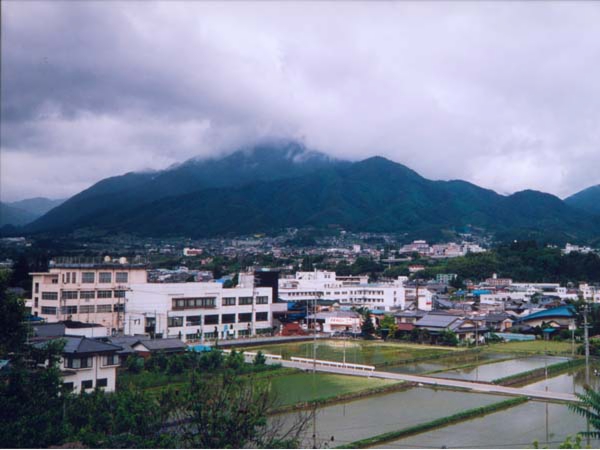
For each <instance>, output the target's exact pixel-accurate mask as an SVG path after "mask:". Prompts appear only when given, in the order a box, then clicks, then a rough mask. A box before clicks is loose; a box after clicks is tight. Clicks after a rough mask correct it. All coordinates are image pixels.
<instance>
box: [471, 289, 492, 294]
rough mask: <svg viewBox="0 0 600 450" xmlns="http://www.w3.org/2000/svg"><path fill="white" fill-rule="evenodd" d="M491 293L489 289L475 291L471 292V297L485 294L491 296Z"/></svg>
mask: <svg viewBox="0 0 600 450" xmlns="http://www.w3.org/2000/svg"><path fill="white" fill-rule="evenodd" d="M491 293H492V291H490V290H489V289H475V290H474V291H473V295H485V294H491Z"/></svg>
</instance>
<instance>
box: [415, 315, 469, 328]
mask: <svg viewBox="0 0 600 450" xmlns="http://www.w3.org/2000/svg"><path fill="white" fill-rule="evenodd" d="M459 319H460V318H459V317H457V316H451V315H442V314H427V315H426V316H425V317H423V318H422V319H420V320H417V321H416V322H415V326H417V327H421V328H448V327H449V326H450V325H451V324H452V323H453V322H454V321H456V320H459Z"/></svg>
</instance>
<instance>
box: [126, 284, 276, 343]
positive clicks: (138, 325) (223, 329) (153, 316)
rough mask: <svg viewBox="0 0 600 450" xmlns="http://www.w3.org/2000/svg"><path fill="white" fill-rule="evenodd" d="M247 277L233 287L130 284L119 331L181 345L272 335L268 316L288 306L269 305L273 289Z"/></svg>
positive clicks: (271, 322)
mask: <svg viewBox="0 0 600 450" xmlns="http://www.w3.org/2000/svg"><path fill="white" fill-rule="evenodd" d="M240 278H242V277H240ZM249 278H252V275H249V276H246V277H244V279H245V280H246V281H247V283H244V284H243V285H241V286H238V287H235V288H224V287H223V285H222V284H221V283H214V282H213V283H161V284H148V283H142V284H132V285H130V290H129V291H128V292H127V294H126V302H125V330H124V331H125V333H126V334H149V335H151V336H154V337H163V338H164V337H170V338H173V337H177V338H179V339H181V340H183V341H186V342H194V341H205V340H211V339H216V338H218V339H235V338H240V337H246V336H251V335H256V334H268V333H271V332H272V330H273V313H274V312H276V311H277V312H283V311H285V310H287V304H285V303H280V304H277V303H273V289H272V288H271V287H254V283H253V280H249Z"/></svg>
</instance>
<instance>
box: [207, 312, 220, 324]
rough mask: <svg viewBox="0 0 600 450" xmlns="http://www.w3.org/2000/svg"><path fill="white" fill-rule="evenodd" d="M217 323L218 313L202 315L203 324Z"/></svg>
mask: <svg viewBox="0 0 600 450" xmlns="http://www.w3.org/2000/svg"><path fill="white" fill-rule="evenodd" d="M218 324H219V315H218V314H209V315H208V316H204V325H218Z"/></svg>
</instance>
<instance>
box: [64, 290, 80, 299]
mask: <svg viewBox="0 0 600 450" xmlns="http://www.w3.org/2000/svg"><path fill="white" fill-rule="evenodd" d="M77 294H78V293H77V291H63V292H62V296H61V297H62V299H63V300H77V299H78V298H79V296H78V295H77Z"/></svg>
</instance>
